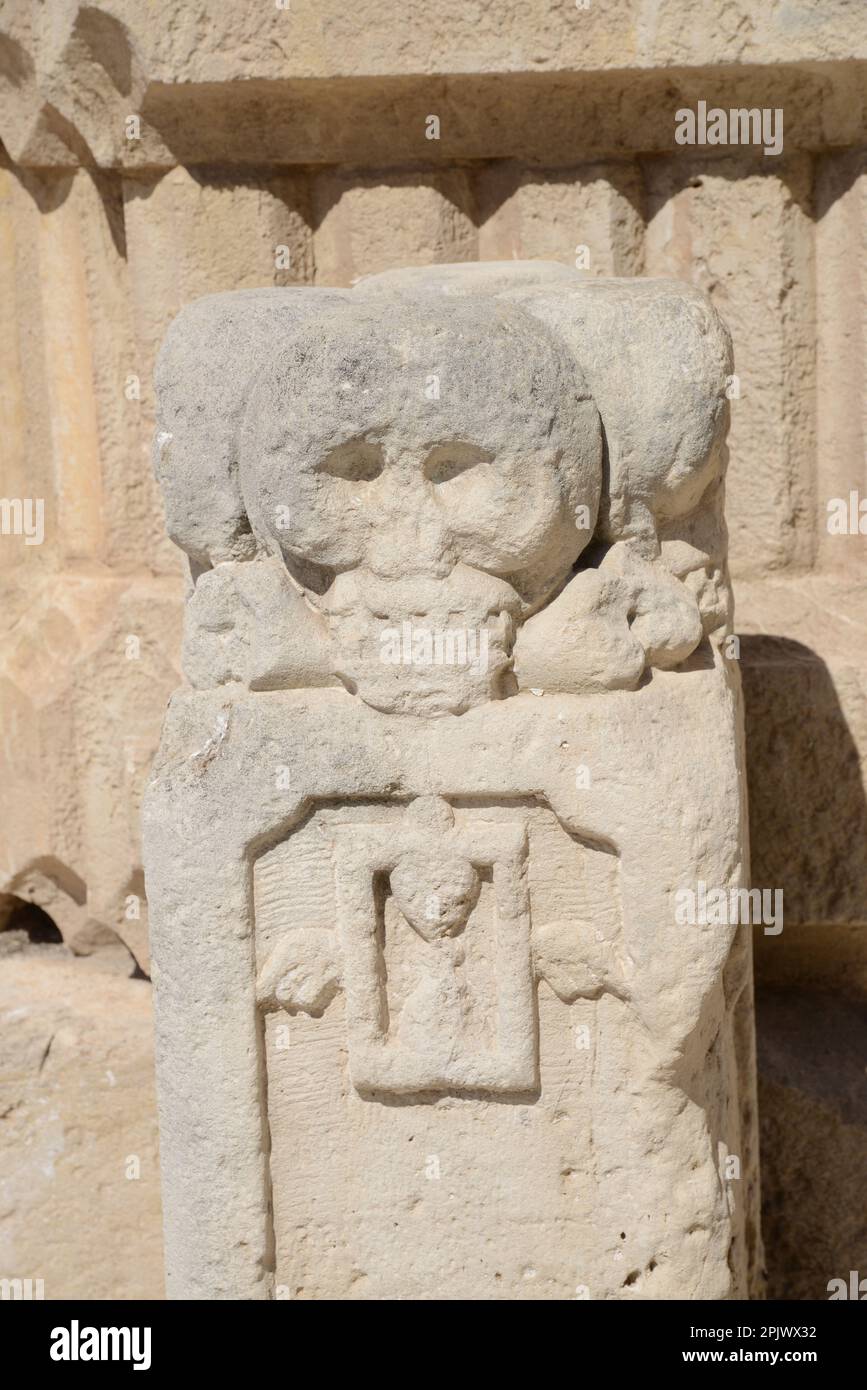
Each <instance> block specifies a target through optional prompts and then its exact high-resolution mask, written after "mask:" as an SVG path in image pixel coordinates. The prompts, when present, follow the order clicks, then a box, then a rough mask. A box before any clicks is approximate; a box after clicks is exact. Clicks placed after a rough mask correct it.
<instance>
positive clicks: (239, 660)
mask: <svg viewBox="0 0 867 1390" xmlns="http://www.w3.org/2000/svg"><path fill="white" fill-rule="evenodd" d="M216 325H220V329H219V331H218V330H217V328H216ZM227 330H228V331H227ZM236 342H237V343H242V344H243V345H244V351H243V353H242V359H241V360H240V361H238V362H236V360H235V354H234V351H233V344H234V343H236ZM215 344H216V345H218V346H217V349H216V351H215V350H214V345H215ZM682 360H688V361H689V363H690V372H689V374H686V373H684V372H683V371H682V370H681V363H682ZM729 367H730V356H729V345H728V339H727V336H726V334H725V330H724V329H723V328H722V326H721V324H720V322H719V320H718V319H717V318H716V316H715V315H714V313H713V311H712V310H711V309H710V306H709V305H708V304H707V302H706V301H705V300H704V299H703V298H702V297H701V296H700V295H698V294H696V293H695V292H693V291H690V290H688V289H687V288H686V287H678V286H676V285H674V284H673V283H672V282H665V281H662V282H647V283H642V282H632V281H621V280H611V281H606V280H598V281H592V282H591V281H586V280H583V279H582V278H581V277H580V276H579V275H577V274H574V275H570V274H569V273H564V271H563V269H562V267H559V266H555V267H553V268H548V267H546V266H545V264H544V263H538V264H536V265H535V266H534V265H522V264H520V263H518V264H517V265H515V266H514V267H512V266H508V267H507V266H502V265H500V266H490V265H488V266H485V265H482V266H479V267H475V266H458V265H452V266H445V267H443V268H442V269H441V270H437V269H432V270H430V271H428V272H427V273H420V272H418V271H413V270H406V271H401V272H396V273H394V274H391V273H386V274H383V275H379V276H376V277H372V278H371V279H369V280H366V281H365V282H363V284H362V285H360V286H359V287H358V288H357V289H356V290H354V291H352V292H351V293H348V294H347V293H335V292H330V291H321V290H317V291H308V290H297V291H281V292H276V291H274V292H270V293H261V294H260V293H257V294H255V295H252V296H251V295H250V294H240V295H222V296H214V297H211V298H210V299H206V300H203V301H201V302H200V303H198V304H195V305H193V306H191V307H190V308H189V309H187V310H185V311H184V312H183V313H182V314H181V316H180V317H179V318H178V320H176V322H175V324H174V325H173V327H172V329H171V332H170V334H169V338H168V340H167V343H166V346H165V348H164V350H163V353H162V354H161V357H160V361H159V365H158V369H157V379H158V382H159V389H160V418H159V419H158V422H157V426H158V435H157V440H158V445H157V451H156V455H155V458H156V462H157V467H158V470H159V474H160V477H161V480H162V483H163V488H164V491H165V494H166V497H167V502H168V516H169V525H170V528H171V529H172V533H173V534H174V535H175V537H176V538H177V539H179V540H180V542H181V543H182V545H183V546H184V548H185V549H186V550H187V551H188V553H189V555H190V558H191V561H192V569H191V573H192V576H193V579H194V584H195V587H194V590H193V594H192V597H191V600H190V604H189V607H190V613H191V618H190V621H189V622H188V625H187V632H186V640H185V663H186V665H187V669H188V672H189V674H190V676H191V680H192V684H193V685H194V686H195V687H196V688H195V689H192V690H186V691H179V692H178V693H177V694H176V695H175V697H174V698H173V701H172V704H171V707H170V710H169V713H168V716H167V719H166V724H165V728H164V733H163V740H162V745H161V751H160V755H159V758H158V760H157V766H156V770H155V774H154V778H153V781H152V783H151V786H150V788H149V791H148V795H147V801H146V809H145V817H144V825H145V857H146V866H147V888H148V900H149V905H150V915H151V932H152V939H153V951H154V967H155V973H154V982H155V987H156V1005H157V1030H158V1074H159V1089H160V1111H161V1131H162V1164H163V1173H164V1198H165V1208H166V1239H167V1277H168V1287H169V1292H170V1294H171V1295H172V1296H174V1297H190V1296H197V1297H216V1298H233V1297H245V1298H246V1297H253V1298H261V1297H273V1296H275V1295H276V1296H278V1297H282V1296H287V1295H288V1296H291V1297H301V1298H317V1297H318V1298H323V1297H338V1298H439V1297H443V1296H445V1295H446V1293H447V1295H448V1296H449V1297H457V1298H471V1299H475V1298H506V1299H515V1298H542V1299H545V1298H558V1297H573V1296H574V1295H575V1290H576V1288H578V1289H579V1291H581V1290H584V1291H586V1292H587V1293H589V1296H590V1297H594V1298H635V1297H641V1298H673V1297H683V1296H686V1297H691V1298H699V1299H704V1298H726V1297H731V1296H737V1295H743V1294H746V1293H748V1292H750V1291H755V1290H756V1289H757V1287H758V1284H757V1279H758V1269H759V1266H760V1246H759V1241H758V1233H757V1219H756V1210H755V1207H756V1197H757V1189H756V1169H755V1141H754V1136H753V1129H754V1125H755V1104H754V1101H753V1098H752V1084H753V1083H752V1048H751V1033H752V1023H751V1003H750V999H751V983H750V958H749V950H748V939H747V937H746V935H745V931H746V928H744V927H741V928H738V927H737V925H736V922H732V921H728V924H727V925H724V924H721V925H712V924H711V922H709V921H707V920H703V919H702V917H701V915H700V916H699V919H698V920H697V921H694V922H693V925H692V926H689V925H684V922H683V920H682V919H679V918H678V915H677V912H676V901H677V898H678V894H679V893H680V892H682V891H683V890H686V891H687V892H689V891H692V889H694V887H695V885H696V882H697V881H698V880H705V881H707V882H708V883H710V884H712V885H719V886H720V887H721V888H723V889H724V890H726V891H727V890H728V889H730V888H735V889H736V888H738V887H739V885H741V884H742V883H743V882H744V879H745V876H746V873H747V860H746V828H745V822H744V818H743V809H744V786H743V769H742V762H741V742H742V741H741V733H740V717H741V715H740V697H739V683H738V677H737V668H736V667H735V666H734V665H733V663H731V662H730V661H729V660H728V659H727V657H726V655H725V653H724V651H723V647H722V643H723V639H724V638H725V636H726V633H727V631H728V618H727V611H728V603H727V598H726V596H727V590H728V581H727V572H726V568H725V532H724V528H723V526H722V513H721V484H722V475H723V470H724V466H725V452H724V446H723V440H724V431H725V425H726V420H727V401H726V397H725V383H726V374H727V371H728V369H729ZM203 383H206V384H207V385H206V396H205V397H203V395H202V384H203ZM603 432H604V435H605V439H606V445H607V448H606V466H605V468H604V469H603V450H602V438H603ZM204 441H207V447H204V446H203V444H204ZM690 548H691V553H692V554H693V556H694V559H693V560H692V561H691V562H690V561H689V559H688V555H687V552H690ZM696 570H701V571H703V572H704V573H705V575H706V576H715V583H713V584H710V585H696V584H695V583H694V582H691V575H692V574H693V572H694V571H696ZM558 615H559V616H558ZM534 634H535V635H534ZM542 676H544V682H543V681H542ZM698 769H701V784H700V786H701V788H702V789H701V790H700V789H698V787H697V784H696V774H697V770H698ZM705 787H712V788H713V792H712V795H708V794H707V792H706V791H704V790H703V789H704V788H705ZM727 920H728V919H727ZM227 1057H231V1059H232V1060H231V1065H227V1064H226V1058H227ZM263 1135H266V1136H267V1138H265V1139H263ZM731 1155H734V1156H735V1157H736V1161H737V1173H736V1175H735V1176H734V1178H733V1176H732V1172H731V1171H729V1169H728V1168H727V1166H726V1163H727V1160H728V1158H729V1157H730V1156H731ZM741 1165H742V1167H741ZM446 1211H448V1223H447V1226H444V1217H445V1213H446Z"/></svg>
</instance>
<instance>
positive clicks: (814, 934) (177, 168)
mask: <svg viewBox="0 0 867 1390" xmlns="http://www.w3.org/2000/svg"><path fill="white" fill-rule="evenodd" d="M0 22H2V33H0V137H2V141H3V146H4V152H3V153H2V167H0V280H2V303H3V308H4V313H3V321H4V331H3V333H2V335H0V356H2V365H0V411H2V415H0V440H2V445H0V449H2V459H3V472H2V481H0V492H2V494H3V496H4V498H6V499H18V500H20V501H22V503H23V502H25V501H27V500H28V499H29V500H30V501H32V502H35V501H38V500H41V501H43V502H44V538H43V539H42V543H41V544H36V543H34V544H29V543H28V542H27V537H26V536H24V535H23V534H15V532H16V526H15V516H14V513H13V512H12V511H10V512H9V513H8V523H7V521H5V520H4V532H5V533H4V534H3V535H2V536H0V572H2V579H0V585H2V588H0V595H2V602H0V614H2V617H0V622H2V629H3V643H2V656H0V682H2V708H3V734H4V736H3V741H2V751H0V758H2V767H0V785H2V786H3V789H4V797H3V812H2V825H0V856H2V858H0V868H2V883H0V888H2V889H3V890H4V891H5V893H6V894H8V895H13V897H12V898H7V899H4V903H5V907H6V910H7V911H6V916H7V919H8V921H9V925H10V927H11V928H12V930H13V932H15V933H16V935H15V936H14V937H12V936H10V937H8V938H7V954H6V958H4V959H3V961H2V963H0V997H2V999H3V1011H2V1015H0V1017H2V1028H3V1034H4V1037H5V1036H7V1035H8V1036H9V1038H10V1039H11V1040H12V1042H11V1044H10V1045H9V1046H7V1045H6V1044H4V1049H3V1050H4V1056H6V1057H7V1058H8V1057H10V1056H11V1057H13V1058H16V1059H20V1065H19V1061H18V1060H14V1061H12V1062H11V1063H10V1064H9V1065H8V1067H7V1068H4V1074H3V1078H2V1085H0V1116H2V1115H3V1114H4V1112H7V1109H8V1108H9V1107H11V1110H8V1113H9V1114H11V1115H12V1116H14V1117H17V1118H15V1119H14V1121H13V1122H10V1120H9V1119H5V1120H4V1121H3V1124H2V1125H0V1155H2V1157H0V1211H2V1213H3V1214H4V1215H6V1213H8V1216H7V1219H6V1220H5V1221H4V1223H3V1225H2V1228H0V1229H2V1233H3V1234H2V1236H0V1273H7V1272H8V1273H10V1274H18V1275H23V1276H30V1277H42V1278H44V1279H45V1281H46V1296H47V1297H51V1296H52V1295H54V1296H63V1295H70V1294H75V1295H80V1296H85V1297H87V1296H91V1297H106V1296H109V1295H117V1294H119V1293H120V1294H122V1295H124V1296H159V1292H160V1288H161V1269H160V1260H159V1234H158V1198H157V1173H156V1166H155V1164H156V1157H155V1137H154V1136H155V1121H154V1118H153V1100H152V1090H151V1083H150V1079H149V1076H150V1073H149V1066H148V1057H149V1053H148V1046H149V1044H148V1039H147V1027H148V1025H147V993H148V985H147V983H146V981H145V980H144V979H142V978H141V976H142V975H146V973H147V968H148V960H147V905H146V903H145V901H144V893H143V882H142V875H141V864H140V851H139V832H138V816H139V806H140V800H141V794H142V790H143V785H144V780H145V778H146V775H147V771H148V768H149V765H150V762H151V759H152V756H153V753H154V750H155V747H156V743H157V738H158V732H159V726H160V722H161V720H162V716H163V710H164V706H165V701H166V698H167V696H168V694H169V692H170V691H171V690H172V689H173V688H174V687H175V686H176V685H177V684H178V683H179V681H180V673H179V645H180V624H181V605H182V596H183V590H184V583H185V579H184V566H183V564H182V563H181V561H182V557H181V555H180V552H178V551H175V549H174V548H173V547H172V546H171V544H170V543H169V542H168V541H167V540H166V539H165V535H164V524H163V517H162V512H161V505H160V502H159V498H158V493H157V488H156V484H155V482H154V480H153V478H152V474H151V466H150V437H151V434H152V430H153V419H154V400H153V387H152V368H153V362H154V356H155V352H156V350H157V347H158V345H159V343H160V341H161V338H162V336H163V334H164V332H165V330H166V328H167V326H168V324H169V323H170V321H171V320H172V318H173V316H174V315H175V314H176V313H177V312H178V310H179V309H180V308H181V307H182V306H183V305H184V304H186V303H187V302H189V301H190V300H191V299H193V298H195V297H197V296H199V295H203V294H207V293H209V292H212V291H218V290H227V289H238V288H244V287H253V286H262V285H277V286H284V285H348V284H351V283H353V282H354V281H355V280H356V279H357V278H358V277H360V276H362V275H364V274H368V273H370V272H373V271H379V270H383V269H387V268H390V267H393V266H410V265H426V264H431V263H437V262H449V261H468V260H469V261H472V260H477V259H484V260H492V259H506V260H509V259H513V258H535V257H544V258H547V259H553V260H559V261H563V262H564V263H566V264H570V265H572V264H576V262H577V264H578V265H579V266H580V268H582V269H586V271H587V273H588V274H590V275H624V276H630V275H640V274H649V275H672V276H676V277H678V278H680V279H683V280H686V281H689V282H691V283H694V284H696V285H698V286H700V287H701V288H703V289H704V290H706V291H707V292H708V293H709V294H710V296H711V298H712V300H713V302H714V303H715V305H716V306H717V308H718V309H719V310H720V311H721V313H722V314H723V315H724V317H725V319H726V321H727V323H728V324H729V326H730V328H731V330H732V333H733V337H734V346H735V370H736V373H737V381H736V382H735V383H734V385H733V397H734V398H733V400H732V428H731V437H730V447H731V462H730V467H729V475H728V478H729V481H728V489H727V515H728V524H729V531H730V556H731V565H732V574H733V579H734V583H735V595H736V602H737V609H736V630H737V632H738V633H739V634H740V635H741V638H742V646H741V657H742V669H743V676H744V684H745V695H746V701H747V741H748V756H749V770H750V816H751V840H752V860H753V882H754V883H755V884H756V885H757V886H760V887H770V888H782V889H783V890H784V895H785V927H784V930H783V932H782V933H781V934H780V935H777V936H770V935H767V936H766V935H764V934H762V933H761V931H760V932H759V935H758V936H757V941H756V947H757V972H758V990H759V993H758V1029H759V1055H760V1082H761V1085H760V1105H761V1112H762V1133H763V1143H764V1148H763V1153H762V1172H763V1186H764V1199H765V1209H764V1227H765V1244H766V1250H767V1258H768V1269H769V1288H770V1291H771V1293H772V1294H776V1295H777V1296H789V1297H823V1296H825V1287H826V1284H827V1281H828V1280H829V1279H830V1278H832V1277H835V1276H838V1275H842V1276H846V1274H847V1273H848V1271H849V1270H850V1269H858V1268H859V1267H860V1268H861V1269H862V1271H863V1269H864V1268H865V1264H867V1250H865V1249H864V1247H863V1223H861V1222H859V1208H860V1203H859V1200H858V1196H857V1194H858V1191H859V1184H860V1182H861V1180H862V1178H863V1171H864V1164H865V1155H867V1099H865V1095H864V1089H863V1075H864V1041H865V1035H867V1024H865V1016H864V1013H863V996H864V991H865V989H867V949H865V944H864V927H865V923H867V804H865V793H864V768H863V763H864V760H865V758H867V691H865V677H867V643H865V637H864V633H865V604H864V581H865V578H867V565H865V554H867V539H865V536H864V535H859V534H854V535H840V534H830V533H829V530H828V524H827V523H828V503H829V501H830V500H831V499H835V498H842V499H846V500H847V502H848V499H849V495H850V493H852V492H857V493H858V499H856V508H857V501H858V500H859V499H860V497H862V496H863V497H865V498H867V476H865V431H867V404H865V372H864V356H865V333H867V325H865V315H864V278H865V275H867V269H865V267H867V255H865V252H867V230H865V228H867V219H865V212H867V154H865V124H867V112H865V95H864V94H865V91H867V84H865V69H867V20H865V17H864V14H863V11H862V10H861V9H860V8H859V7H856V6H853V5H851V4H848V3H846V0H829V2H828V3H821V4H820V3H819V0H786V3H783V4H782V5H779V6H775V7H773V9H771V8H769V7H768V6H767V5H765V4H764V3H760V0H739V3H734V4H733V3H730V2H729V3H725V4H723V3H717V2H716V0H711V3H708V4H705V5H702V6H695V5H691V4H687V3H685V0H657V2H656V3H653V4H650V3H638V0H632V2H630V0H589V3H588V4H587V6H586V7H584V6H582V5H575V4H569V3H566V0H563V2H562V3H558V4H553V3H547V0H532V3H530V4H517V3H514V0H509V3H505V4H501V5H496V6H489V5H487V4H482V3H467V0H442V3H440V4H438V5H437V6H433V7H431V6H421V7H417V8H416V9H415V10H414V12H413V13H412V14H411V17H410V11H407V10H406V8H405V7H404V6H391V5H387V4H384V3H382V0H360V3H357V4H355V5H352V6H346V5H344V4H337V3H334V0H319V3H314V0H287V3H286V5H285V6H283V5H281V4H273V3H269V0H240V3H238V2H237V0H236V2H235V3H229V0H221V3H214V0H212V2H211V3H209V4H204V3H202V4H198V3H193V4H184V5H180V4H177V3H175V2H174V0H162V3H158V0H154V3H150V4H148V5H142V4H140V3H136V2H135V0H113V2H112V0H109V2H108V3H100V4H98V5H88V6H83V5H78V4H77V3H74V0H57V2H56V3H53V4H52V5H51V6H50V7H49V6H47V5H46V6H43V5H34V4H32V3H26V2H25V0H22V3H20V4H16V3H9V4H7V5H6V6H5V7H4V10H3V14H2V21H0ZM701 101H704V102H706V103H707V104H708V106H714V107H720V108H726V109H727V108H732V107H737V108H741V107H746V108H752V107H755V108H762V109H768V110H772V111H773V110H777V109H780V110H782V112H783V131H784V138H783V149H782V152H781V153H779V154H776V155H775V154H765V153H764V152H763V148H762V146H737V147H732V146H730V145H728V146H726V145H722V146H709V145H704V146H699V145H693V146H684V145H679V144H677V143H676V141H675V112H676V111H677V110H679V109H682V108H696V107H697V104H698V103H699V102H701ZM431 118H436V120H432V119H431ZM432 136H434V137H436V138H430V137H432ZM865 512H867V506H865ZM26 515H27V513H26V510H25V511H22V518H26ZM5 516H6V514H5V513H4V517H5ZM34 516H35V513H34ZM22 525H23V522H22ZM864 526H865V530H867V518H865V522H864ZM17 529H18V531H19V532H20V531H21V529H22V527H21V526H19V527H18V528H17ZM856 530H857V527H856ZM32 539H33V540H36V537H35V536H33V537H32ZM712 794H713V789H712V788H708V795H712ZM13 899H14V900H13ZM15 900H17V901H15ZM28 902H31V903H35V904H37V905H38V906H39V907H41V908H42V909H44V911H45V912H47V913H48V914H49V916H50V917H51V918H52V920H53V921H54V923H55V924H56V926H57V928H58V929H59V931H60V933H61V934H62V936H63V939H64V941H65V942H66V943H67V944H68V945H70V946H71V947H72V949H73V951H75V952H76V953H77V955H78V956H79V957H80V959H77V960H73V961H72V962H70V961H69V959H68V958H67V957H65V956H64V955H63V953H62V952H59V951H58V949H57V947H56V946H46V945H45V944H39V943H38V942H30V941H28V940H27V937H26V931H27V927H28V922H29V923H30V928H31V935H33V936H36V937H38V936H39V930H38V929H35V928H33V926H32V920H33V919H32V917H31V918H28V917H27V915H26V912H25V909H24V908H23V907H22V906H21V904H22V903H28ZM22 914H23V915H22ZM118 937H119V938H120V939H121V940H122V941H123V942H124V943H125V949H121V948H120V947H119V946H118V944H117V943H118ZM10 952H12V953H13V954H14V956H15V957H16V958H14V959H13V958H12V955H10ZM129 953H131V956H132V957H133V958H134V961H135V963H136V966H137V970H136V975H137V978H132V979H131V978H127V976H128V975H129V974H130V971H131V970H132V969H133V965H132V962H131V958H130V954H129ZM19 956H20V959H18V958H17V957H19ZM85 956H87V957H88V959H85V958H84V957H85ZM76 972H77V973H76ZM82 972H85V973H82ZM21 1010H24V1011H25V1013H24V1014H22V1013H21ZM72 1015H74V1017H75V1020H76V1022H75V1024H74V1025H73V1024H72V1023H71V1022H70V1017H71V1016H72ZM25 1032H26V1036H24V1034H25ZM52 1036H55V1037H57V1038H60V1039H61V1040H62V1041H63V1046H60V1047H59V1046H58V1044H57V1043H56V1042H52V1043H51V1046H50V1048H49V1047H47V1045H48V1043H49V1040H50V1038H51V1037H52ZM46 1049H47V1050H46ZM43 1054H44V1055H43ZM88 1068H91V1069H92V1072H93V1075H92V1079H91V1080H90V1081H89V1082H88V1083H87V1084H85V1082H84V1078H85V1076H86V1075H88V1074H89V1073H88ZM105 1077H112V1078H113V1080H108V1079H105ZM46 1116H50V1117H51V1118H50V1122H48V1121H47V1120H46ZM7 1133H8V1136H9V1137H8V1138H7V1137H6V1136H7ZM25 1146H26V1147H25ZM13 1153H14V1155H15V1156H14V1158H13ZM22 1155H23V1156H25V1159H26V1161H23V1159H22ZM130 1156H133V1157H136V1156H137V1157H138V1158H139V1159H140V1176H139V1177H138V1178H134V1177H129V1176H128V1171H129V1169H128V1160H129V1158H130ZM22 1162H23V1166H22ZM133 1167H134V1165H133ZM36 1168H38V1170H39V1172H40V1173H48V1174H49V1176H48V1177H46V1178H45V1182H46V1183H48V1184H49V1186H50V1191H51V1199H50V1201H51V1210H52V1213H53V1217H52V1224H53V1227H54V1229H53V1234H52V1240H51V1241H50V1242H49V1241H48V1240H47V1239H46V1240H45V1241H44V1242H42V1241H40V1240H38V1239H36V1237H35V1236H34V1227H33V1222H34V1212H35V1211H36V1209H37V1208H38V1207H39V1205H40V1203H43V1202H44V1201H45V1195H44V1190H43V1189H44V1184H43V1186H40V1185H39V1184H37V1183H31V1182H28V1181H27V1180H26V1176H27V1173H28V1172H31V1171H33V1170H34V1169H36ZM40 1182H42V1180H41V1179H40ZM58 1231H60V1232H62V1239H59V1238H58V1234H57V1233H58ZM859 1240H860V1242H861V1245H860V1248H859ZM107 1250H111V1251H118V1252H120V1251H123V1252H124V1259H125V1260H127V1261H128V1265H129V1269H130V1273H129V1274H128V1275H124V1276H123V1277H122V1278H121V1275H120V1274H119V1273H118V1270H117V1266H116V1262H115V1261H113V1260H111V1259H106V1251H107ZM859 1260H860V1266H859ZM25 1266H26V1267H25Z"/></svg>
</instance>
